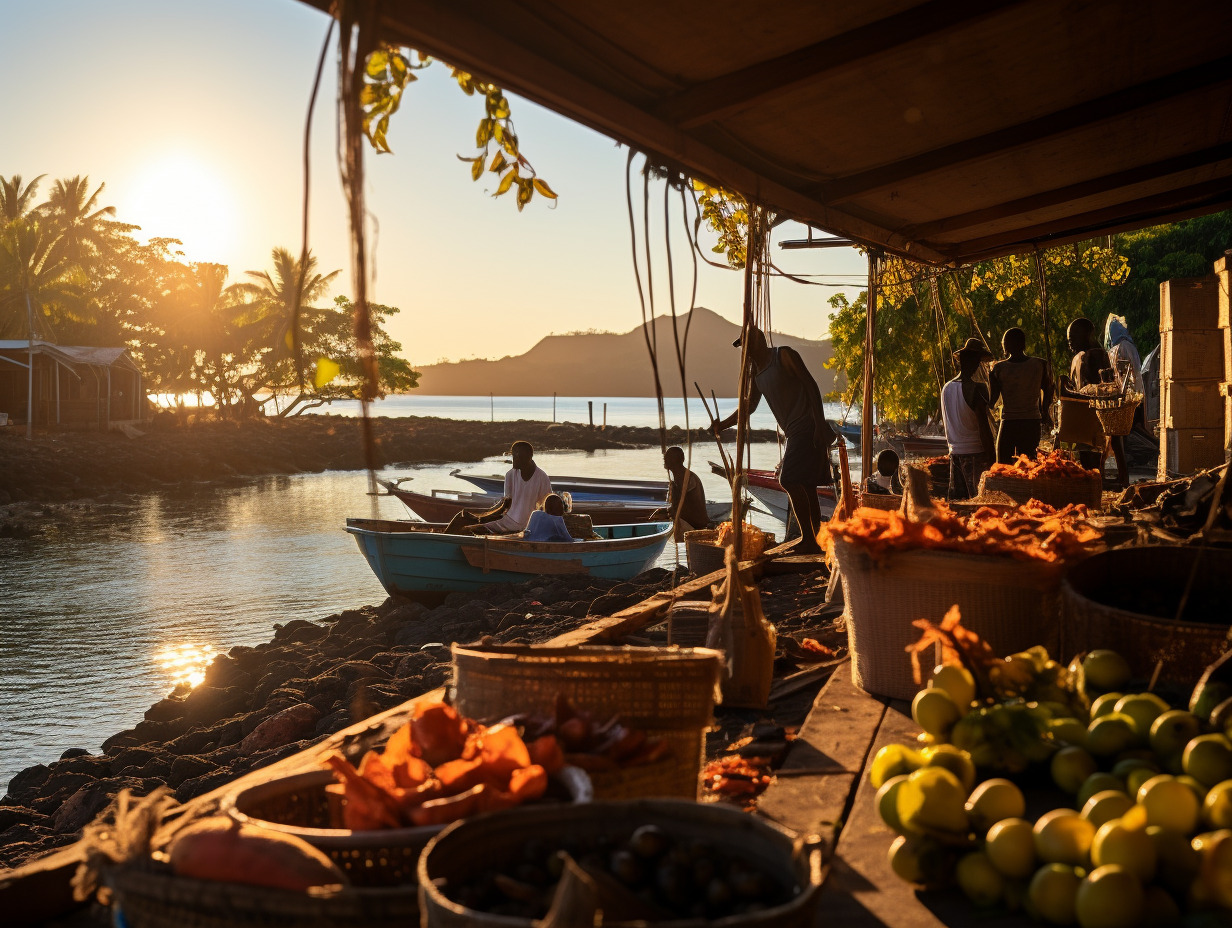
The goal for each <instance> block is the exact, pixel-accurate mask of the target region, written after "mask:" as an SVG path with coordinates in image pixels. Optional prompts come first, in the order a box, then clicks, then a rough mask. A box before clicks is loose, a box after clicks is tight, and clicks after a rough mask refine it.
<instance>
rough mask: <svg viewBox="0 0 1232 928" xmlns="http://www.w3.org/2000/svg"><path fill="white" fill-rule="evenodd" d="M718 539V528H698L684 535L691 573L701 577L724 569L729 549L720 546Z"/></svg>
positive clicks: (686, 555)
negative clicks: (724, 559)
mask: <svg viewBox="0 0 1232 928" xmlns="http://www.w3.org/2000/svg"><path fill="white" fill-rule="evenodd" d="M718 538H719V530H718V529H716V528H698V529H693V530H692V531H690V532H685V533H684V550H685V557H686V559H687V561H688V564H689V573H691V574H696V575H698V576H701V575H702V574H710V573H714V572H715V571H716V570H722V569H723V558H724V557H725V556H726V554H727V549H726V548H723V547H720V546H719V543H718Z"/></svg>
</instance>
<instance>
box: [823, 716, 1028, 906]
mask: <svg viewBox="0 0 1232 928" xmlns="http://www.w3.org/2000/svg"><path fill="white" fill-rule="evenodd" d="M918 732H919V727H918V726H917V725H916V724H915V722H913V721H912V719H911V714H910V709H909V707H908V705H907V703H905V702H900V701H895V702H893V703H891V704H890V706H889V707H888V708H887V710H886V713H885V717H884V718H883V719H882V722H881V727H880V729H879V730H878V732H877V738H876V741H875V742H874V745H873V750H872V751H870V752H869V754H868V757H867V761H866V763H865V765H864V769H862V770H861V771H860V774H859V782H858V784H857V789H856V794H855V801H854V802H853V804H852V807H851V814H850V816H849V817H848V820H847V823H846V825H844V827H843V831H842V834H841V836H840V837H839V841H838V849H837V853H836V854H835V856H834V858H833V860H831V861H830V871H829V874H828V877H827V879H826V882H825V883H824V884H823V885H822V889H821V898H820V901H819V904H818V909H819V911H822V912H824V913H825V918H826V924H831V925H850V926H861V925H867V926H870V928H871V926H875V925H894V926H895V928H942V926H953V928H957V926H967V925H973V924H976V923H987V924H992V923H994V922H995V924H996V925H997V926H998V928H1028V926H1032V925H1035V923H1034V922H1032V921H1031V920H1030V919H1028V918H1027V917H1026V916H1025V915H1022V914H1012V913H1008V912H1006V911H1004V910H993V911H992V912H989V913H981V912H979V911H978V910H976V909H975V908H974V907H973V906H972V905H971V904H970V903H969V902H968V901H967V900H966V898H965V897H964V896H963V895H962V894H961V893H960V892H959V891H958V890H956V889H954V890H945V891H940V892H922V891H918V890H916V889H915V888H913V887H912V886H910V885H909V884H907V883H904V882H903V881H902V880H900V879H899V878H898V877H897V876H896V875H895V873H894V871H893V870H892V869H891V868H890V860H889V848H890V844H891V842H893V840H894V832H892V831H891V830H890V829H889V828H888V827H887V826H886V825H885V823H884V822H882V821H881V817H880V816H879V815H878V814H877V810H876V808H874V806H873V799H874V797H875V795H876V792H877V791H876V790H875V789H873V787H872V784H870V783H869V782H868V764H869V763H871V762H872V759H873V756H874V755H875V754H876V752H877V751H879V750H880V749H881V748H882V747H884V746H885V745H887V744H914V743H915V736H916V734H917V733H918Z"/></svg>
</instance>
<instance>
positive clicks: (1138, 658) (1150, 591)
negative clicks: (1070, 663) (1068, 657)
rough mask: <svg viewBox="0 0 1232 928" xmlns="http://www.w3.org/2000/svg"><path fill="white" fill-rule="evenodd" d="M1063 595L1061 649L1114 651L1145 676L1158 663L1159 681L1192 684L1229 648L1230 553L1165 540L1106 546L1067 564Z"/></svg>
mask: <svg viewBox="0 0 1232 928" xmlns="http://www.w3.org/2000/svg"><path fill="white" fill-rule="evenodd" d="M1191 584H1192V585H1191ZM1186 591H1188V592H1187V594H1186ZM1182 596H1186V602H1185V606H1184V611H1183V612H1181V614H1180V615H1179V617H1178V615H1177V612H1178V610H1179V609H1180V607H1181V598H1182ZM1061 601H1062V609H1063V613H1064V617H1065V620H1064V622H1063V623H1062V637H1063V644H1064V649H1065V650H1064V653H1067V654H1068V653H1076V652H1079V651H1086V650H1091V649H1094V648H1110V649H1114V650H1116V651H1119V652H1120V653H1121V654H1122V655H1124V656H1125V658H1126V660H1128V661H1129V663H1130V667H1131V668H1132V670H1133V672H1134V674H1135V676H1138V677H1143V678H1149V677H1150V676H1151V674H1152V673H1153V672H1154V669H1155V664H1156V662H1158V661H1162V662H1163V668H1162V670H1161V672H1160V678H1161V679H1163V680H1166V681H1168V682H1171V683H1176V684H1179V685H1181V686H1192V685H1193V683H1194V681H1195V680H1197V679H1198V678H1199V677H1200V676H1201V675H1202V672H1203V671H1204V670H1205V669H1206V667H1207V666H1208V665H1209V664H1211V663H1213V662H1214V661H1215V660H1216V659H1217V658H1218V657H1219V655H1220V654H1222V653H1224V652H1225V651H1227V650H1228V648H1229V642H1228V625H1229V623H1230V622H1232V608H1230V607H1229V604H1232V551H1229V550H1226V549H1221V548H1203V547H1198V546H1192V547H1191V546H1176V547H1173V546H1168V545H1151V546H1146V547H1128V548H1116V549H1114V550H1110V551H1105V552H1104V553H1102V554H1097V555H1095V556H1094V557H1091V558H1088V559H1087V560H1085V561H1082V562H1081V563H1079V564H1076V565H1074V567H1072V568H1071V569H1070V570H1069V572H1068V573H1067V574H1066V577H1065V581H1064V583H1062V585H1061Z"/></svg>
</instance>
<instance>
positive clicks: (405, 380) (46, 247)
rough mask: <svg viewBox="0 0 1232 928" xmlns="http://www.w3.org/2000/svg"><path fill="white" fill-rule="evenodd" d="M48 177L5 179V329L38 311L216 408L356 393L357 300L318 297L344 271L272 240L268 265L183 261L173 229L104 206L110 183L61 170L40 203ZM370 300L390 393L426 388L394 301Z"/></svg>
mask: <svg viewBox="0 0 1232 928" xmlns="http://www.w3.org/2000/svg"><path fill="white" fill-rule="evenodd" d="M41 180H42V177H41V176H40V177H38V178H35V179H34V180H33V181H30V182H29V183H25V182H23V180H22V178H21V177H19V176H14V177H10V178H5V177H0V338H26V337H27V336H28V335H29V334H30V329H31V318H32V319H33V328H34V332H33V334H34V337H35V338H40V339H44V340H47V341H52V342H57V343H60V344H78V345H125V346H126V347H127V348H128V349H129V351H130V352H131V353H132V354H133V356H134V358H135V359H136V360H137V362H138V364H139V365H140V366H141V368H142V370H143V372H144V374H145V382H146V387H147V389H148V390H149V391H150V392H151V393H166V394H172V395H177V396H182V395H192V394H196V395H198V396H203V395H204V394H209V395H211V396H212V397H213V398H214V400H215V402H216V409H217V412H218V414H219V415H245V414H250V413H252V412H254V411H255V410H256V409H257V408H258V407H259V406H261V405H262V404H263V403H266V402H269V400H270V399H271V398H273V399H274V402H275V405H276V406H277V407H278V409H279V414H280V415H292V414H295V413H298V412H302V411H303V410H304V409H306V408H311V407H312V406H314V405H320V404H321V403H324V402H328V401H330V400H332V399H338V398H343V397H348V398H349V397H352V396H355V395H356V389H357V384H358V383H359V380H360V378H359V375H358V362H356V361H355V360H354V356H355V344H354V336H353V335H352V333H351V316H352V313H351V306H350V304H349V303H348V302H346V300H345V298H339V300H336V301H334V303H332V304H331V303H324V305H320V306H318V305H316V304H317V303H321V302H322V301H323V298H324V297H325V296H326V294H327V292H328V290H329V286H330V283H331V282H332V281H333V279H334V277H335V276H336V275H337V274H338V272H337V271H333V272H331V273H327V274H323V273H320V272H319V270H318V268H317V261H316V259H315V258H314V257H312V256H311V255H309V257H308V261H307V262H306V267H305V269H304V274H303V275H302V287H301V286H300V284H301V274H300V266H299V261H298V259H297V258H295V257H294V256H293V255H292V254H291V253H290V252H289V251H287V250H286V249H283V248H275V249H274V250H273V253H272V268H271V269H270V270H268V271H250V272H249V273H248V275H247V277H248V280H246V281H243V282H240V283H235V284H230V285H228V270H227V268H226V267H225V266H223V265H219V264H210V263H193V262H189V261H186V260H185V259H184V256H183V254H182V253H181V252H180V251H179V250H178V249H179V246H180V242H179V241H177V240H176V239H171V238H156V239H151V240H150V241H148V242H144V243H143V242H140V241H138V240H137V239H136V238H135V237H134V236H133V235H132V233H133V232H134V231H136V230H137V227H136V226H133V225H129V224H126V223H122V222H118V221H116V220H115V219H114V218H112V217H114V215H115V210H114V209H113V208H112V207H109V206H102V205H100V196H101V193H102V191H103V186H102V185H101V184H100V185H99V186H98V187H96V188H94V189H93V190H91V187H90V183H89V179H88V178H86V177H73V178H68V179H64V180H59V181H57V182H56V183H55V184H54V185H53V187H52V189H51V191H50V193H49V195H48V198H47V200H46V201H45V202H42V203H39V202H37V189H38V186H39V183H40V181H41ZM297 288H298V290H297ZM297 305H298V307H299V312H298V316H299V319H298V328H299V338H300V343H301V347H302V349H303V350H302V351H301V352H300V357H302V358H303V359H304V361H303V364H302V366H301V367H300V368H297V366H296V364H295V352H294V351H293V350H292V348H293V343H294V339H293V337H292V331H293V329H294V327H295V324H296V307H297ZM371 311H372V326H373V333H372V337H373V343H374V347H375V349H376V356H377V357H376V360H377V368H378V371H379V372H380V378H381V380H380V384H379V386H378V390H379V392H380V395H381V396H384V395H386V394H388V393H393V392H398V391H401V390H407V389H411V388H413V387H415V386H416V385H417V382H418V377H419V375H418V373H417V372H415V371H413V370H411V368H410V366H409V365H408V364H407V363H406V362H405V361H404V360H402V359H401V358H399V357H398V356H397V353H398V352H399V351H400V350H401V346H400V345H399V344H398V343H397V342H395V341H393V340H392V339H390V337H389V335H388V333H386V332H385V330H384V328H383V323H384V322H385V321H386V320H387V319H388V318H389V317H390V316H392V315H394V314H396V313H397V312H398V310H397V308H395V307H391V306H379V305H373V306H372V307H371ZM327 370H328V372H329V373H330V374H331V376H330V377H322V376H321V375H322V372H324V371H327ZM301 383H303V384H305V385H306V386H305V389H303V390H300V389H299V386H300V384H301ZM288 391H289V392H290V394H291V397H292V398H291V401H290V402H289V403H286V404H285V405H284V404H283V401H282V394H284V393H287V392H288Z"/></svg>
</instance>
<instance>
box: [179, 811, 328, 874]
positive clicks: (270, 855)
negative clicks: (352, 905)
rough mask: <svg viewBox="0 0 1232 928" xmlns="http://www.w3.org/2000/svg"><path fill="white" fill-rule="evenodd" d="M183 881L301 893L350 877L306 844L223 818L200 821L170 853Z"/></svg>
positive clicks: (181, 834)
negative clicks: (186, 878) (234, 884)
mask: <svg viewBox="0 0 1232 928" xmlns="http://www.w3.org/2000/svg"><path fill="white" fill-rule="evenodd" d="M168 855H169V856H170V858H171V866H172V868H173V869H174V870H175V872H176V873H177V874H179V875H180V876H185V877H190V878H192V879H198V880H214V881H217V882H221V883H246V884H250V885H253V886H269V887H272V888H274V889H289V890H297V891H300V892H303V891H304V890H307V889H308V888H309V887H310V886H328V885H331V884H338V883H346V882H347V878H346V875H345V874H344V873H343V872H342V871H341V870H339V869H338V868H337V867H335V866H334V864H333V862H332V861H331V860H330V859H329V858H328V857H326V856H325V855H324V854H322V853H321V852H320V851H318V850H317V849H316V848H315V847H313V846H312V845H311V844H309V843H308V842H306V841H303V840H301V839H300V838H296V837H294V836H292V835H284V834H281V833H279V832H277V831H270V830H268V829H265V828H259V827H257V826H255V825H246V824H245V825H241V824H240V823H239V822H236V821H234V820H232V819H230V818H227V817H225V816H214V817H212V818H206V819H202V820H201V821H199V822H194V823H193V824H191V825H189V826H188V827H186V828H185V829H184V830H183V831H181V832H179V833H178V834H177V835H176V836H175V838H174V839H173V840H172V842H171V846H170V847H169V848H168Z"/></svg>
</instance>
